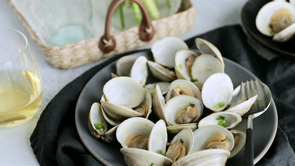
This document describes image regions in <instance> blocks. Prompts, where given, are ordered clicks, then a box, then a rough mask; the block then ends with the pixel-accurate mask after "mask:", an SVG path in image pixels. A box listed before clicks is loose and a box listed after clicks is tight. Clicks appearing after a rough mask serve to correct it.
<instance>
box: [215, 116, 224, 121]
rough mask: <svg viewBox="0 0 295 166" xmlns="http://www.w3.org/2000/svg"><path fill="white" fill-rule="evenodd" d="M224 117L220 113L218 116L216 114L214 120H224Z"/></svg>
mask: <svg viewBox="0 0 295 166" xmlns="http://www.w3.org/2000/svg"><path fill="white" fill-rule="evenodd" d="M224 119H225V117H224V116H222V115H220V116H218V117H217V118H216V120H224Z"/></svg>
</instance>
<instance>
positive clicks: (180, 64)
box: [174, 50, 198, 81]
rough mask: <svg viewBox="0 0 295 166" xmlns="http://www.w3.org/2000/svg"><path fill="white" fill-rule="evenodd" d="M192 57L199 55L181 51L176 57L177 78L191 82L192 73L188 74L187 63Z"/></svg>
mask: <svg viewBox="0 0 295 166" xmlns="http://www.w3.org/2000/svg"><path fill="white" fill-rule="evenodd" d="M190 56H198V54H197V53H195V52H193V51H191V50H180V51H177V53H176V55H175V66H174V68H175V73H176V76H177V78H180V79H186V80H189V81H190V80H191V73H188V71H187V69H186V65H185V62H186V60H187V58H188V57H190Z"/></svg>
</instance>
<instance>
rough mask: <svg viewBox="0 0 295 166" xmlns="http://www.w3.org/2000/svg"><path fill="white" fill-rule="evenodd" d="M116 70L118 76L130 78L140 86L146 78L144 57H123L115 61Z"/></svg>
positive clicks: (146, 70) (146, 69) (145, 60)
mask: <svg viewBox="0 0 295 166" xmlns="http://www.w3.org/2000/svg"><path fill="white" fill-rule="evenodd" d="M116 69H117V74H118V76H130V77H131V78H133V79H134V80H136V81H138V82H139V83H140V84H141V85H145V82H146V79H147V76H148V68H147V59H146V57H144V56H140V57H138V58H137V57H135V56H131V55H129V56H124V57H122V58H120V59H119V60H118V61H117V63H116Z"/></svg>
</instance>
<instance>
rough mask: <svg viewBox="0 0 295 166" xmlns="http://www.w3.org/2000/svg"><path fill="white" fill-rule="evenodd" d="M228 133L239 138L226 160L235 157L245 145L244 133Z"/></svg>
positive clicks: (233, 131)
mask: <svg viewBox="0 0 295 166" xmlns="http://www.w3.org/2000/svg"><path fill="white" fill-rule="evenodd" d="M230 132H231V133H232V134H233V135H234V137H235V136H237V137H239V142H238V144H237V145H236V146H235V147H234V148H233V149H232V151H231V152H230V156H229V157H228V158H232V157H234V156H235V155H237V154H238V153H239V152H240V151H241V150H242V149H243V148H244V146H245V144H246V133H245V132H243V131H240V130H230Z"/></svg>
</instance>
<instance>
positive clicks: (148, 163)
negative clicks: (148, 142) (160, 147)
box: [120, 148, 172, 166]
mask: <svg viewBox="0 0 295 166" xmlns="http://www.w3.org/2000/svg"><path fill="white" fill-rule="evenodd" d="M120 151H121V152H122V154H123V155H124V160H125V163H126V164H127V165H128V166H134V165H143V166H153V165H155V166H156V165H162V166H170V165H171V164H172V160H171V159H169V158H168V157H166V156H164V155H161V154H158V153H154V152H151V151H147V150H143V149H136V148H121V149H120Z"/></svg>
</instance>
